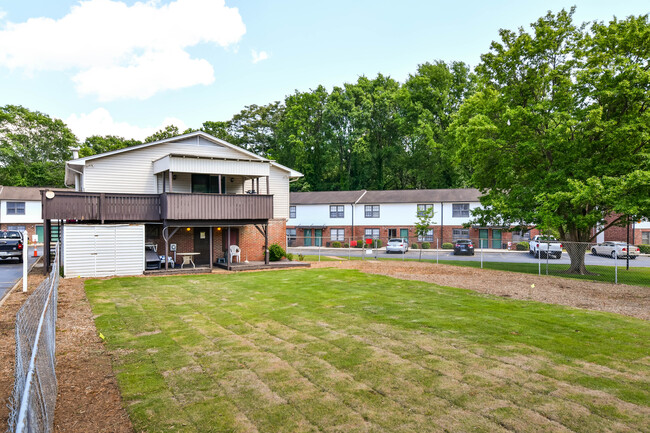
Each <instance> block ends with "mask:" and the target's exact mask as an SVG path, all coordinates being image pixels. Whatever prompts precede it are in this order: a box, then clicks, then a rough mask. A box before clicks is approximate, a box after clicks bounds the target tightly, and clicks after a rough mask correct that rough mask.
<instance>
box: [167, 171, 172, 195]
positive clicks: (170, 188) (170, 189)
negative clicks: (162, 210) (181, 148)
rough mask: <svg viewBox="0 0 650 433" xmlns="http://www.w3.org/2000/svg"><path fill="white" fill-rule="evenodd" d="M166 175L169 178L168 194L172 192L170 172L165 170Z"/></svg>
mask: <svg viewBox="0 0 650 433" xmlns="http://www.w3.org/2000/svg"><path fill="white" fill-rule="evenodd" d="M167 174H168V177H169V192H172V171H171V170H167Z"/></svg>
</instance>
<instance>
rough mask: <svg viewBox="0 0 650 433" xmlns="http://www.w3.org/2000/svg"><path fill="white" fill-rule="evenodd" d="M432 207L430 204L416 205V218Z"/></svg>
mask: <svg viewBox="0 0 650 433" xmlns="http://www.w3.org/2000/svg"><path fill="white" fill-rule="evenodd" d="M431 208H433V205H432V204H419V205H418V218H419V217H421V216H424V213H425V212H426V211H428V210H429V209H431Z"/></svg>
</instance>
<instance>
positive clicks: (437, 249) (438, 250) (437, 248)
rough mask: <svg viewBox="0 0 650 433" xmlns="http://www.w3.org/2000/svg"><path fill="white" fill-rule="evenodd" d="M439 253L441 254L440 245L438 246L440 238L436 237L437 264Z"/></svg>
mask: <svg viewBox="0 0 650 433" xmlns="http://www.w3.org/2000/svg"><path fill="white" fill-rule="evenodd" d="M438 254H440V247H439V246H438V238H436V265H437V264H438Z"/></svg>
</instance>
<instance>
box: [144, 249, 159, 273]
mask: <svg viewBox="0 0 650 433" xmlns="http://www.w3.org/2000/svg"><path fill="white" fill-rule="evenodd" d="M144 262H145V269H146V270H152V269H160V257H159V256H158V253H157V252H156V247H155V246H154V245H145V246H144Z"/></svg>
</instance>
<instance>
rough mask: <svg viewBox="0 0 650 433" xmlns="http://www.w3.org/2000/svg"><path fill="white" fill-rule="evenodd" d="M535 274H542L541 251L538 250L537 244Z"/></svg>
mask: <svg viewBox="0 0 650 433" xmlns="http://www.w3.org/2000/svg"><path fill="white" fill-rule="evenodd" d="M537 275H542V253H541V252H540V251H539V244H538V246H537Z"/></svg>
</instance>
